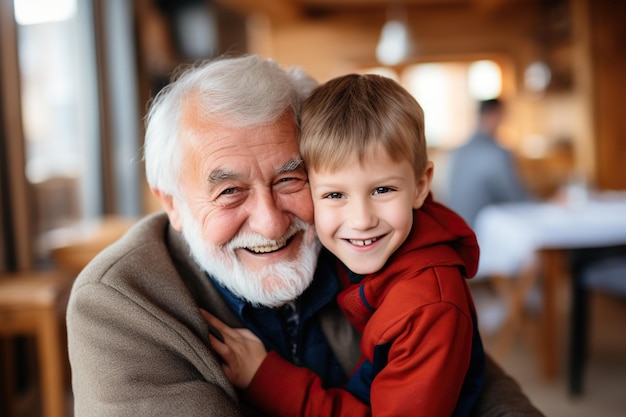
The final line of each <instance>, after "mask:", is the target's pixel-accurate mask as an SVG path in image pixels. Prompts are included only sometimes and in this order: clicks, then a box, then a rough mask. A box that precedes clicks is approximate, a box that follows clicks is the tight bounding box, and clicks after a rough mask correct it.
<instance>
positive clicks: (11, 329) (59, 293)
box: [0, 271, 73, 417]
mask: <svg viewBox="0 0 626 417" xmlns="http://www.w3.org/2000/svg"><path fill="white" fill-rule="evenodd" d="M72 282H73V279H72V278H71V277H69V276H67V275H65V274H61V273H57V272H52V271H25V272H18V273H2V274H0V336H2V337H8V338H14V337H16V336H32V337H33V338H34V339H35V343H36V349H37V359H38V363H39V366H38V369H39V386H40V390H41V398H42V406H43V415H44V416H46V417H65V416H66V415H67V414H68V413H67V410H66V399H65V394H66V387H67V384H66V380H67V379H66V374H65V370H66V369H67V365H66V364H67V361H68V360H67V347H66V340H65V330H64V329H65V327H64V323H65V310H66V307H67V300H68V296H69V292H70V288H71V285H72ZM5 362H6V358H5ZM3 365H6V366H3V368H4V371H3V373H4V375H2V377H3V378H4V379H5V381H11V379H12V378H13V375H11V370H12V368H13V366H11V365H12V364H11V363H5V364H3ZM6 388H7V389H8V390H9V391H10V389H11V388H12V384H11V383H10V382H8V383H7V384H6ZM13 394H14V393H13V392H8V395H6V397H7V401H8V402H9V403H10V404H9V405H8V407H7V408H8V409H9V413H11V410H12V409H14V408H15V405H14V404H12V402H13Z"/></svg>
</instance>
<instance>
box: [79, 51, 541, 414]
mask: <svg viewBox="0 0 626 417" xmlns="http://www.w3.org/2000/svg"><path fill="white" fill-rule="evenodd" d="M313 86H314V82H312V81H311V80H310V79H309V78H307V77H306V76H304V74H302V73H300V72H297V71H295V72H288V71H284V70H282V69H280V68H279V67H278V66H277V65H276V64H275V63H274V62H272V61H269V60H263V59H260V58H258V57H255V56H246V57H239V58H227V59H219V60H215V61H212V62H208V63H206V64H203V65H200V66H197V67H195V68H192V69H189V70H188V71H186V72H185V73H183V74H182V75H181V76H180V77H179V78H178V79H177V80H176V81H175V82H173V83H172V84H171V85H169V86H168V87H167V88H166V89H165V90H164V91H163V92H161V93H160V94H159V96H158V97H157V98H156V99H155V101H154V102H153V103H152V106H151V109H150V112H149V114H148V118H147V130H146V144H145V162H146V173H147V179H148V182H149V184H150V187H151V189H152V190H153V192H154V194H155V195H156V196H157V198H158V199H159V200H160V202H161V204H162V206H163V208H164V210H165V213H164V214H163V213H159V214H154V215H151V216H148V217H147V218H145V219H144V220H142V221H141V222H139V223H138V224H137V225H136V226H134V227H133V228H132V229H131V230H130V231H129V232H128V233H127V234H126V235H125V236H124V237H123V238H122V239H120V240H119V241H118V242H117V243H115V244H113V245H112V246H111V247H109V248H108V249H106V250H105V251H104V252H103V253H101V254H100V255H99V256H97V257H96V258H95V259H94V260H93V261H92V262H91V263H90V265H89V266H88V267H87V268H86V269H85V270H84V271H83V272H82V273H81V275H80V276H79V277H78V279H77V281H76V283H75V286H74V288H73V291H72V295H71V298H70V304H69V309H68V315H67V321H68V340H69V353H70V361H71V364H72V377H73V390H74V399H75V415H76V416H77V417H81V416H159V415H162V416H219V417H225V416H244V415H259V413H256V412H255V410H254V409H252V408H251V407H250V406H249V405H247V404H246V402H245V398H243V397H241V398H240V397H239V396H238V394H237V392H236V391H235V389H234V388H233V387H232V386H231V385H230V384H229V382H228V380H227V379H226V377H225V376H224V374H223V372H222V370H221V367H220V363H219V360H218V358H217V356H216V355H215V354H214V352H213V351H212V350H211V349H210V347H209V344H208V338H207V335H208V333H209V327H208V325H207V323H206V322H205V320H204V319H203V316H202V315H201V312H200V309H201V308H202V309H205V310H207V311H209V312H210V313H212V314H213V315H215V316H216V317H218V318H220V319H221V320H222V321H224V322H226V323H228V324H229V325H231V326H233V327H247V328H249V329H250V330H252V331H253V332H254V333H255V334H257V335H258V336H259V337H260V338H261V339H262V340H263V342H264V343H265V345H266V346H267V347H268V348H271V349H272V350H275V351H276V352H278V353H279V354H280V355H282V356H283V357H284V358H286V359H288V360H290V361H292V362H293V363H295V364H298V365H302V366H306V367H308V368H310V369H312V370H313V371H315V372H316V373H317V374H318V375H320V377H321V378H322V379H323V380H324V382H325V383H326V384H327V385H328V386H340V385H341V384H343V383H344V382H345V381H346V378H347V375H349V372H350V370H351V369H353V366H354V365H355V363H354V362H355V360H357V359H358V357H359V351H358V337H357V336H356V333H355V332H354V331H353V329H352V328H351V327H350V325H349V324H348V322H347V320H345V319H344V318H343V316H342V315H341V313H340V312H339V310H338V308H337V306H336V304H335V295H336V291H337V283H336V281H335V277H334V275H333V272H332V270H331V269H330V267H329V265H330V263H329V261H328V260H327V255H326V254H325V253H324V252H322V253H321V254H320V246H319V243H318V242H317V240H316V239H315V236H314V232H313V229H312V220H313V209H312V203H311V198H310V196H309V187H308V182H307V176H306V172H305V169H304V166H303V165H302V162H301V160H300V158H299V153H298V146H297V140H296V138H297V134H298V127H297V120H298V115H299V109H300V103H301V102H302V100H303V98H305V97H306V95H307V94H308V93H309V91H310V90H311V88H312V87H313ZM508 412H511V413H516V415H529V416H531V415H541V414H540V413H539V412H538V411H537V410H536V409H534V407H533V406H532V405H531V404H530V403H529V402H528V400H527V399H526V397H524V395H523V394H522V393H521V392H520V391H519V387H518V386H517V385H516V384H515V382H514V381H512V380H511V379H510V378H509V377H507V376H506V375H504V374H503V373H502V371H501V370H500V369H499V368H498V367H497V366H496V365H495V364H493V363H492V362H490V361H489V362H488V366H487V381H486V385H485V392H484V394H483V397H482V399H481V402H480V404H479V405H478V409H477V410H476V415H481V416H490V415H493V416H496V415H506V413H508Z"/></svg>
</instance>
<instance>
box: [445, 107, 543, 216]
mask: <svg viewBox="0 0 626 417" xmlns="http://www.w3.org/2000/svg"><path fill="white" fill-rule="evenodd" d="M504 116H505V106H504V103H502V101H500V100H499V99H497V98H494V99H489V100H484V101H481V102H479V103H478V122H477V126H476V130H475V131H474V133H473V134H472V136H471V137H470V138H469V140H468V142H467V143H465V144H464V145H462V146H460V147H458V148H456V149H454V150H453V151H452V153H451V154H450V160H449V164H450V165H449V166H450V171H449V184H448V205H449V206H450V207H451V208H452V209H454V210H455V211H456V212H458V213H459V214H460V215H461V217H463V218H464V219H465V221H466V222H467V223H468V224H469V225H470V226H471V227H474V225H475V224H474V222H475V220H476V216H477V215H478V212H479V211H480V209H482V208H483V207H485V206H488V205H491V204H499V203H506V202H513V201H525V200H529V199H531V195H530V193H529V192H528V190H527V189H526V187H525V185H524V184H523V182H522V180H521V178H520V176H519V174H518V172H517V171H516V167H515V161H514V158H513V155H512V154H511V152H510V151H509V150H507V149H506V148H504V147H503V146H501V145H500V144H499V143H498V137H497V132H498V128H499V127H500V125H501V123H502V120H503V118H504Z"/></svg>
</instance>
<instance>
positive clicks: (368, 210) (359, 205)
mask: <svg viewBox="0 0 626 417" xmlns="http://www.w3.org/2000/svg"><path fill="white" fill-rule="evenodd" d="M349 206H350V210H349V213H348V217H349V219H348V220H349V223H350V227H352V228H353V229H355V230H367V229H371V228H373V227H376V226H377V224H378V216H376V213H375V210H374V208H373V207H372V205H371V202H369V201H367V200H362V199H354V200H352V201H350V203H349Z"/></svg>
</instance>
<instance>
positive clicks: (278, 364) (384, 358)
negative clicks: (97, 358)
mask: <svg viewBox="0 0 626 417" xmlns="http://www.w3.org/2000/svg"><path fill="white" fill-rule="evenodd" d="M477 266H478V245H477V243H476V238H475V236H474V233H473V232H472V231H471V229H469V227H468V226H467V225H466V223H465V222H464V221H463V220H462V219H461V218H460V217H459V216H458V215H457V214H456V213H454V212H452V211H451V210H449V209H448V208H446V207H444V206H443V205H441V204H439V203H436V202H434V201H433V200H432V198H431V197H429V198H428V199H427V200H426V202H425V203H424V205H423V206H422V207H421V208H420V209H419V210H415V211H414V223H413V229H412V231H411V233H410V235H409V237H408V238H407V240H406V241H405V242H404V244H403V245H402V246H401V247H400V248H399V249H398V250H397V251H396V253H395V254H394V255H393V256H392V257H391V258H390V259H389V261H388V262H387V264H386V266H385V267H384V268H383V269H382V270H380V271H378V272H377V273H374V274H369V275H367V276H365V277H364V278H363V279H362V280H360V282H356V283H350V282H349V281H348V280H347V275H346V274H344V275H343V279H342V281H343V284H344V288H345V289H343V290H342V292H341V293H340V294H339V296H338V302H339V305H340V306H341V308H342V310H343V311H344V313H345V314H346V316H347V317H348V319H349V320H350V321H351V323H352V324H353V325H354V326H355V328H356V329H357V330H358V331H359V332H360V333H361V334H362V339H361V352H362V355H363V356H362V359H361V363H360V364H359V366H358V367H357V369H356V370H355V372H354V374H353V377H352V379H351V380H350V381H349V383H348V384H347V385H346V387H344V388H329V389H325V388H324V387H323V386H322V381H321V380H320V378H319V377H318V376H317V375H315V374H314V373H313V372H312V371H310V370H308V369H305V368H301V367H296V366H295V365H292V364H290V363H289V362H287V361H286V360H284V359H282V358H281V357H280V356H278V355H277V354H276V353H274V352H270V353H269V354H268V356H267V357H266V359H265V360H264V362H263V363H262V365H261V367H260V368H259V370H258V371H257V373H256V375H255V376H254V378H253V380H252V382H251V384H250V385H249V387H248V388H247V389H246V392H245V395H246V396H247V397H248V399H250V400H251V401H252V402H253V403H255V404H257V405H258V407H259V408H260V409H261V410H263V412H264V413H265V414H267V415H268V416H273V417H286V416H371V415H373V416H376V417H379V416H394V417H399V416H427V417H437V416H451V415H453V413H454V415H455V416H456V415H465V414H469V412H470V409H471V406H472V405H473V403H474V400H475V399H476V398H477V396H478V394H479V391H480V386H481V382H482V376H483V373H482V372H481V369H478V368H480V366H481V365H482V360H483V357H482V355H483V352H482V347H481V346H480V340H479V338H478V337H477V333H475V326H476V323H475V320H474V319H473V317H475V314H474V306H473V301H472V298H471V294H470V291H469V288H468V287H467V283H466V282H465V277H472V276H473V275H474V274H475V273H476V269H477ZM473 342H474V346H473ZM477 347H478V349H477ZM473 348H474V353H472V352H473ZM471 360H472V361H475V362H476V364H475V366H473V368H476V369H478V371H477V372H476V369H474V370H473V371H470V372H468V369H470V361H471ZM472 378H473V379H476V380H475V381H472V380H468V381H466V379H472ZM464 382H465V383H466V386H464ZM462 388H463V395H464V396H469V397H470V398H464V399H463V401H461V400H460V397H461V396H462ZM468 400H469V401H468ZM457 402H458V403H459V404H461V403H462V407H461V408H463V409H461V410H456V411H455V407H457Z"/></svg>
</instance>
